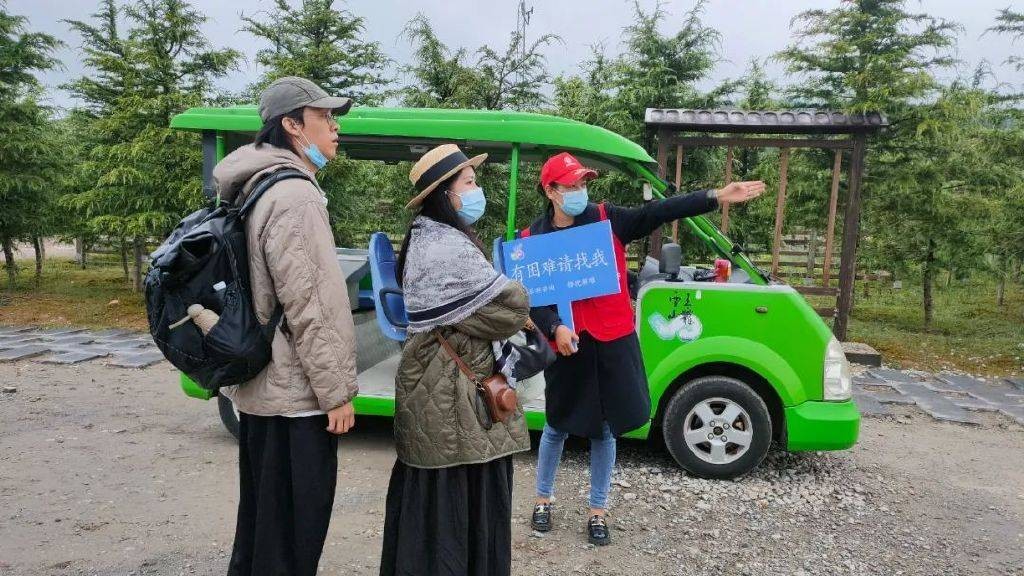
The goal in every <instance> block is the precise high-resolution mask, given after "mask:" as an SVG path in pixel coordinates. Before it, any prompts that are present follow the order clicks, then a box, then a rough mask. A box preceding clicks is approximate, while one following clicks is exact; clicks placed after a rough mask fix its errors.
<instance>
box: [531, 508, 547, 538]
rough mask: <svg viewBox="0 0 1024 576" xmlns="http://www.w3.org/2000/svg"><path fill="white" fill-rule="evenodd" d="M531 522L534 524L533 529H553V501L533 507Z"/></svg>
mask: <svg viewBox="0 0 1024 576" xmlns="http://www.w3.org/2000/svg"><path fill="white" fill-rule="evenodd" d="M530 524H531V525H533V529H534V530H536V531H537V532H547V531H549V530H551V503H550V502H549V503H547V504H537V505H536V506H534V507H533V518H531V519H530Z"/></svg>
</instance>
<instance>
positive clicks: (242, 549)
mask: <svg viewBox="0 0 1024 576" xmlns="http://www.w3.org/2000/svg"><path fill="white" fill-rule="evenodd" d="M351 105H352V102H351V100H349V99H348V98H339V97H334V96H330V95H328V94H327V93H326V92H324V91H323V90H322V89H321V88H320V87H319V86H317V85H316V84H314V83H313V82H310V81H309V80H306V79H303V78H295V77H287V78H281V79H279V80H277V81H275V82H274V83H273V84H271V85H270V86H268V87H267V89H266V90H264V91H263V94H262V95H261V96H260V106H259V111H260V118H261V119H262V120H263V128H262V129H261V130H260V132H259V134H257V136H256V140H255V142H254V143H253V144H250V145H248V146H242V147H241V148H239V149H237V150H235V151H234V152H232V153H231V154H229V155H228V156H227V157H225V158H224V159H223V160H222V161H221V162H220V163H218V164H217V166H216V168H215V169H214V172H213V177H214V181H215V183H216V186H217V191H218V193H219V194H220V198H221V199H222V201H226V202H230V203H234V204H235V205H241V204H242V203H243V202H245V201H246V200H247V199H248V198H249V196H250V194H251V193H252V191H253V190H254V188H255V185H256V184H257V183H258V182H259V181H260V180H262V179H263V178H266V177H270V176H271V175H273V176H275V177H279V176H280V175H281V174H280V172H281V171H291V175H292V177H290V178H287V179H283V180H279V181H277V182H276V183H274V184H273V185H272V186H270V187H269V188H267V189H266V191H265V192H264V193H263V195H262V196H260V197H259V198H258V199H257V200H256V203H255V205H254V206H253V208H252V210H251V211H250V212H249V214H248V215H247V216H246V220H245V231H246V236H247V244H248V248H249V269H250V272H249V274H250V283H251V288H252V301H253V306H254V308H255V311H256V314H257V316H258V317H259V318H260V321H261V322H263V323H266V322H268V321H269V319H270V317H271V315H272V314H273V312H274V310H275V308H276V307H277V306H278V305H279V304H280V305H281V306H282V307H283V310H284V320H283V321H282V323H281V326H280V327H279V328H278V329H277V331H276V332H275V334H274V340H273V345H272V349H273V356H272V360H271V362H270V364H268V365H267V367H266V368H265V369H264V370H263V372H261V373H260V374H259V375H258V376H257V377H256V378H255V379H253V380H251V381H249V382H246V383H245V384H241V385H239V386H233V387H229V388H224V389H222V390H221V392H222V393H223V394H224V395H225V396H227V397H228V398H230V399H231V401H232V402H234V405H235V408H237V409H238V412H239V442H238V445H239V457H238V467H239V473H240V482H239V485H240V498H239V503H238V522H237V526H236V528H235V543H234V549H233V550H232V554H231V563H230V565H229V568H228V574H229V575H232V576H235V575H237V576H254V575H263V574H268V575H269V574H289V575H295V576H303V575H313V574H315V573H316V571H317V565H318V564H319V562H320V554H321V552H322V551H323V544H324V540H325V538H326V537H327V528H328V525H329V524H330V519H331V508H332V506H333V504H334V490H335V485H336V482H337V470H338V455H337V449H338V436H337V435H338V434H344V433H345V432H348V430H349V429H350V428H351V427H352V426H353V425H354V423H355V414H354V411H353V408H352V399H353V398H355V396H356V393H357V392H358V388H357V387H356V349H355V348H356V346H355V329H354V327H353V323H352V313H351V309H350V307H349V301H348V291H347V290H346V287H345V279H344V278H343V277H342V274H341V268H340V266H338V261H337V259H336V256H335V248H334V237H333V234H332V232H331V226H330V224H329V222H328V217H327V209H326V204H327V198H326V196H325V195H324V193H323V190H322V189H321V188H320V185H319V184H318V183H317V181H316V172H317V170H319V169H320V168H323V167H324V165H325V164H327V162H328V161H330V160H331V159H332V158H334V156H335V154H337V151H338V121H337V117H339V116H342V115H344V114H345V113H347V112H348V110H349V108H350V107H351Z"/></svg>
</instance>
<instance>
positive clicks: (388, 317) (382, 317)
mask: <svg viewBox="0 0 1024 576" xmlns="http://www.w3.org/2000/svg"><path fill="white" fill-rule="evenodd" d="M397 266H398V259H397V258H396V257H395V250H394V248H392V247H391V241H390V240H389V239H388V236H387V234H385V233H383V232H375V233H374V234H373V236H370V278H371V279H372V280H373V307H374V309H375V310H376V311H377V324H378V325H379V326H380V330H381V332H383V333H384V335H385V336H387V337H388V338H390V339H392V340H397V341H399V342H404V341H405V338H406V333H405V332H406V328H407V327H408V326H409V316H408V315H407V314H406V312H405V300H403V298H402V289H401V287H400V286H399V285H398V280H397V277H396V276H395V269H396V267H397Z"/></svg>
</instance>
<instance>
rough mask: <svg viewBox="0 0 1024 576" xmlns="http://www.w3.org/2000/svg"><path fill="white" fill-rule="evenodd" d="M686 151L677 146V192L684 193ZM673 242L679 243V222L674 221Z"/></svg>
mask: <svg viewBox="0 0 1024 576" xmlns="http://www.w3.org/2000/svg"><path fill="white" fill-rule="evenodd" d="M685 154H686V151H685V150H683V147H682V146H676V190H677V191H679V192H682V189H683V159H684V158H685ZM672 241H673V242H675V243H676V244H678V243H679V220H673V221H672Z"/></svg>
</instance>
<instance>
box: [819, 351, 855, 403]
mask: <svg viewBox="0 0 1024 576" xmlns="http://www.w3.org/2000/svg"><path fill="white" fill-rule="evenodd" d="M851 384H852V375H851V374H850V364H849V363H848V362H847V361H846V354H844V353H843V346H842V344H840V343H839V340H836V337H835V336H833V337H832V339H831V340H829V342H828V347H827V348H825V376H824V380H823V382H822V396H823V397H824V399H825V400H849V399H850V387H851Z"/></svg>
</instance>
